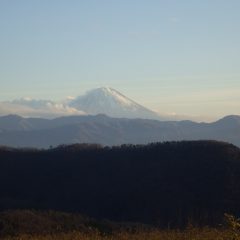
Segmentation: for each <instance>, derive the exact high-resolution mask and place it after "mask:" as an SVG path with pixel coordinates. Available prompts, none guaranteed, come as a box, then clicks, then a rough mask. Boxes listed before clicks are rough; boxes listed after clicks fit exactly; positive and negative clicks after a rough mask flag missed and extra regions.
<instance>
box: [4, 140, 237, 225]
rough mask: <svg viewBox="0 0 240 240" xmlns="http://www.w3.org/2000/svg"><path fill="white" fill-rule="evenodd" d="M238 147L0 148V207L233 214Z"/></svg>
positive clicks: (121, 214)
mask: <svg viewBox="0 0 240 240" xmlns="http://www.w3.org/2000/svg"><path fill="white" fill-rule="evenodd" d="M239 183H240V150H239V148H237V147H235V146H233V145H230V144H226V143H220V142H213V141H196V142H169V143H156V144H149V145H146V146H141V145H139V146H135V145H128V146H127V145H123V146H121V147H112V148H109V147H105V148H102V147H101V146H99V145H86V144H85V145H71V146H59V147H58V148H54V149H49V150H36V149H11V148H4V147H2V148H1V150H0V208H1V210H6V209H42V210H48V209H52V210H61V211H66V212H79V213H81V214H84V215H87V216H90V217H94V218H97V219H110V220H114V221H121V222H140V223H147V224H154V225H155V226H161V227H170V228H171V227H184V226H186V225H187V224H188V223H189V222H191V223H193V224H194V225H198V226H204V225H211V226H213V225H214V226H216V225H218V224H220V223H221V222H222V219H223V215H224V213H230V214H233V215H235V216H239V214H240V190H239V189H240V188H239Z"/></svg>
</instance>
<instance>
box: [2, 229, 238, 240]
mask: <svg viewBox="0 0 240 240" xmlns="http://www.w3.org/2000/svg"><path fill="white" fill-rule="evenodd" d="M3 239H4V240H129V239H131V240H240V234H238V232H236V231H234V230H231V229H228V230H217V229H214V228H202V229H199V228H189V229H187V230H184V231H179V230H154V231H150V232H142V231H139V232H136V233H128V232H120V233H115V234H113V235H105V236H104V235H102V234H100V233H98V232H95V233H94V232H93V233H88V234H86V233H81V232H76V231H73V232H70V233H60V234H53V235H42V236H41V235H37V236H31V235H20V236H16V237H5V238H3Z"/></svg>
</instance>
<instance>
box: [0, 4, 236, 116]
mask: <svg viewBox="0 0 240 240" xmlns="http://www.w3.org/2000/svg"><path fill="white" fill-rule="evenodd" d="M239 9H240V1H239V0H228V1H226V0H201V1H199V0H181V1H179V0H164V1H163V0H121V1H119V0H118V1H117V0H101V1H99V0H87V1H83V0H21V1H19V0H0V89H1V91H0V93H1V94H0V101H6V100H12V99H17V98H21V97H32V98H36V99H51V100H60V99H64V98H66V97H67V96H78V95H81V94H83V93H84V92H85V91H87V90H89V89H92V88H97V87H102V86H109V87H112V88H115V89H117V90H118V91H120V92H122V93H123V94H125V95H127V96H128V97H130V98H132V99H134V100H135V101H136V102H139V103H140V104H142V105H144V106H146V107H148V108H151V109H153V110H155V111H158V112H160V113H167V114H177V115H186V116H199V117H201V118H202V119H203V120H204V119H205V120H207V119H213V118H219V117H222V116H224V115H229V114H240V44H239V43H240V29H239V28H240V14H239Z"/></svg>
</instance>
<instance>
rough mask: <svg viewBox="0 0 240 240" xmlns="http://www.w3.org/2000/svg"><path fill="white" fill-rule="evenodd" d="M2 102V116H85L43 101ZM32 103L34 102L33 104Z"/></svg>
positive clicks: (80, 112)
mask: <svg viewBox="0 0 240 240" xmlns="http://www.w3.org/2000/svg"><path fill="white" fill-rule="evenodd" d="M27 101H28V103H25V102H24V101H22V100H21V101H16V100H14V101H13V102H0V115H1V116H3V115H8V114H17V115H20V116H23V117H44V118H54V117H59V116H70V115H85V114H86V113H85V112H83V111H79V110H77V109H75V108H72V107H69V106H67V105H65V104H62V103H54V102H51V101H43V100H27ZM31 101H32V102H31Z"/></svg>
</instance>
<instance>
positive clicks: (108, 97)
mask: <svg viewBox="0 0 240 240" xmlns="http://www.w3.org/2000/svg"><path fill="white" fill-rule="evenodd" d="M8 114H18V115H21V116H25V117H43V118H54V117H60V116H69V115H89V114H90V115H92V114H93V115H95V114H106V115H108V116H110V117H126V118H144V119H157V120H162V119H163V118H161V117H160V115H159V114H157V113H156V112H154V111H152V110H150V109H147V108H146V107H143V106H142V105H140V104H138V103H136V102H135V101H133V100H131V99H130V98H128V97H126V96H124V95H123V94H121V93H120V92H118V91H117V90H115V89H113V88H109V87H102V88H97V89H94V90H91V91H89V92H87V93H86V94H85V95H83V96H79V97H77V98H73V99H68V100H66V101H62V102H54V101H52V100H36V99H31V98H21V99H16V100H13V101H9V102H0V115H2V116H3V115H8Z"/></svg>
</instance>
